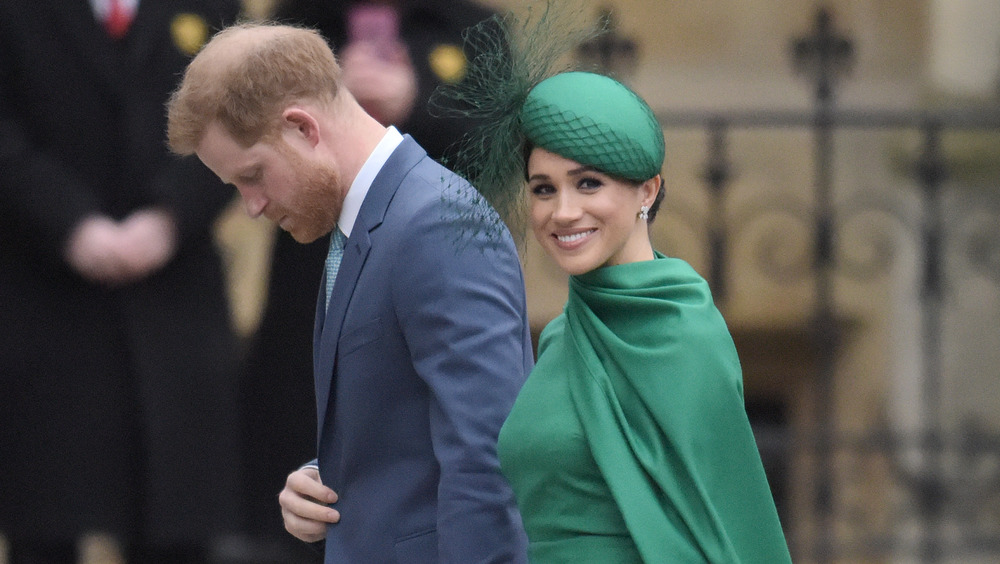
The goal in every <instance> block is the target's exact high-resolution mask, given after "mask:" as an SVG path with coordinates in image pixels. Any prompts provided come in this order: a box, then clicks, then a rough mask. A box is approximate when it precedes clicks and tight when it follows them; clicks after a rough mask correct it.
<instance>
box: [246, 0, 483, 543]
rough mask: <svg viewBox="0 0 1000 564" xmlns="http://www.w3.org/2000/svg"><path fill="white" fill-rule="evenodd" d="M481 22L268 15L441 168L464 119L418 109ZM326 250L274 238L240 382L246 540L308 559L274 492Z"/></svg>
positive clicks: (410, 5) (333, 13)
mask: <svg viewBox="0 0 1000 564" xmlns="http://www.w3.org/2000/svg"><path fill="white" fill-rule="evenodd" d="M491 14H492V12H491V11H489V10H487V9H486V8H484V7H481V6H479V5H477V4H475V3H474V2H472V1H471V0H393V1H387V0H378V1H362V0H349V1H345V0H283V1H281V2H278V3H277V4H276V11H275V13H274V17H275V18H276V19H277V20H279V21H283V22H290V23H296V24H301V25H305V26H307V27H310V28H315V29H316V30H317V31H319V32H320V34H321V35H323V37H325V38H326V39H327V40H328V42H329V43H330V44H331V45H333V46H335V50H336V52H337V62H338V63H339V64H340V69H341V76H342V77H343V83H344V84H345V86H346V88H347V89H348V90H349V91H350V92H351V95H352V96H354V98H355V99H356V100H357V101H358V103H359V104H360V105H361V107H362V108H365V110H366V111H367V112H368V113H369V114H370V115H372V116H373V117H375V118H376V119H378V120H379V122H380V123H382V124H383V125H394V126H396V127H397V128H398V129H399V130H400V131H401V132H403V133H409V134H410V135H412V136H413V137H414V139H417V140H418V141H419V142H420V146H421V147H422V148H424V149H425V150H426V151H427V154H428V155H430V156H431V157H432V158H434V159H437V160H441V158H442V157H443V156H444V154H445V149H446V148H447V147H448V146H449V145H452V144H453V143H455V142H456V141H458V140H459V139H461V138H462V136H463V135H464V134H465V133H466V132H467V131H469V129H470V128H471V127H472V125H473V124H474V121H473V120H471V119H460V118H437V117H432V116H431V115H430V112H429V108H428V104H427V101H428V99H429V98H430V96H431V92H433V91H434V89H435V88H436V87H438V86H440V85H442V84H453V83H455V82H457V81H459V80H461V79H462V78H463V77H464V76H465V69H466V66H467V65H466V63H467V62H466V59H465V55H464V54H463V52H462V32H463V30H465V29H466V28H469V27H471V26H473V25H475V24H476V23H478V22H480V21H482V20H485V19H486V18H488V17H490V15H491ZM386 52H388V54H389V55H390V56H385V54H386ZM473 56H474V53H469V58H470V59H471V58H473ZM328 243H329V239H328V238H320V239H319V240H317V241H315V242H313V243H310V244H308V245H302V244H299V243H297V242H296V241H295V240H294V239H292V237H291V236H290V235H289V234H288V233H286V232H284V231H281V230H277V232H276V233H275V234H274V240H273V246H272V251H271V255H270V261H269V265H268V266H269V268H268V272H267V280H268V284H267V295H266V299H265V303H264V309H263V312H262V315H261V319H260V323H259V324H258V326H257V328H256V330H255V331H254V333H253V334H252V335H251V337H250V339H249V341H248V346H247V351H246V353H247V354H246V356H245V357H244V360H243V362H242V363H241V367H240V372H239V374H240V390H241V397H240V403H239V405H240V410H241V415H242V420H241V424H242V429H243V439H244V441H245V443H244V454H245V457H246V458H245V462H244V472H245V479H246V497H247V499H246V502H247V503H246V509H245V515H246V532H247V533H249V534H250V535H253V537H252V538H254V539H259V540H260V541H262V542H261V543H260V544H259V548H260V549H263V550H264V551H270V552H272V553H273V552H275V551H283V552H287V553H289V555H292V554H298V553H302V552H305V553H307V555H308V556H314V555H313V554H312V553H310V552H309V551H308V550H303V548H304V547H303V546H296V545H301V543H298V542H296V541H295V539H293V538H292V537H290V536H289V535H288V534H287V533H286V532H285V530H284V527H283V524H282V519H281V514H280V513H278V512H277V511H275V510H274V492H275V491H276V490H279V489H281V486H282V485H283V484H284V482H285V478H286V477H287V475H288V469H289V468H293V467H294V465H295V464H297V463H300V462H301V457H302V453H303V452H306V449H310V448H312V446H311V445H314V444H315V443H316V436H315V433H316V414H315V410H312V409H310V410H303V409H301V406H302V405H307V404H308V403H309V402H311V401H312V397H313V386H312V377H311V367H312V349H311V347H312V341H311V340H310V336H311V335H312V329H313V318H314V317H315V315H314V314H315V308H316V292H317V290H318V288H319V282H320V274H321V273H322V272H323V263H324V260H325V259H326V253H327V248H328V247H329V245H328ZM275 381H280V385H276V384H275Z"/></svg>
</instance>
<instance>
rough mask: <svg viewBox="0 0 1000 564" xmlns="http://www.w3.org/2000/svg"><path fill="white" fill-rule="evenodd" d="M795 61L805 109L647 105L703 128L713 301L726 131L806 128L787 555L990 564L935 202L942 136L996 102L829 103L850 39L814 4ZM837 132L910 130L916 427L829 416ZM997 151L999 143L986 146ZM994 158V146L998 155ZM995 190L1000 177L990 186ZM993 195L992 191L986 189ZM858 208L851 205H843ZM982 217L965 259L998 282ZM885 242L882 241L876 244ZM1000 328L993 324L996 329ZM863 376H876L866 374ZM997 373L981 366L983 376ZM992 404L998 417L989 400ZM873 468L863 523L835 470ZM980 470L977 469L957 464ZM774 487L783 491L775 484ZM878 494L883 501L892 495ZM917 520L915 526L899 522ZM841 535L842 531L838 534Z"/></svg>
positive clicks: (999, 248) (838, 227)
mask: <svg viewBox="0 0 1000 564" xmlns="http://www.w3.org/2000/svg"><path fill="white" fill-rule="evenodd" d="M792 53H793V57H794V63H795V64H794V67H795V69H796V70H797V71H798V72H799V73H801V74H803V75H806V76H807V77H808V78H809V80H810V83H811V84H812V85H813V86H814V87H815V97H814V107H813V108H812V109H811V110H809V111H805V112H798V111H783V110H756V111H734V112H675V111H660V112H658V113H657V115H658V118H659V120H660V122H661V123H662V125H663V127H664V129H665V130H666V131H673V130H684V129H688V130H702V131H705V132H706V134H707V140H708V142H707V147H706V156H705V158H704V167H703V173H702V174H701V175H700V177H701V178H702V179H703V181H704V183H705V187H706V190H707V192H708V196H709V197H708V202H709V217H708V218H707V220H706V222H705V225H704V229H705V233H704V236H705V240H706V242H707V243H706V246H707V251H706V254H707V264H708V267H707V268H706V271H707V278H709V279H710V283H711V284H712V286H713V291H714V293H715V295H716V298H717V300H718V301H720V302H723V303H724V302H725V301H726V298H727V297H728V296H729V294H730V293H731V292H732V289H731V287H730V286H731V284H730V283H729V281H730V277H731V275H732V273H731V272H729V270H730V268H731V267H732V264H733V263H732V261H731V258H730V257H729V256H728V253H729V249H730V247H731V241H730V240H729V233H730V228H731V226H730V225H729V222H728V221H727V215H726V209H727V198H728V196H729V195H730V190H729V188H730V186H731V185H732V183H733V182H734V180H738V174H737V173H735V172H734V166H733V162H732V160H733V158H732V154H731V149H730V145H731V143H730V137H731V135H732V134H733V132H741V133H742V132H746V131H753V130H762V131H768V130H776V129H787V130H796V131H809V132H811V136H812V143H813V147H812V157H811V162H812V165H811V166H812V194H811V199H812V202H813V203H812V205H811V209H810V210H808V217H805V218H802V219H803V221H805V222H807V223H808V225H809V226H810V227H809V229H808V230H809V232H811V234H812V235H811V236H812V238H813V242H812V250H811V257H810V260H809V268H808V275H809V277H810V281H811V283H812V285H813V287H814V300H813V302H812V306H811V307H812V310H811V312H810V313H809V315H808V317H809V323H808V326H809V331H810V332H811V341H812V344H813V346H814V348H815V361H814V363H815V374H814V381H813V382H812V385H811V386H810V389H811V391H812V393H813V394H814V401H813V403H812V406H813V408H814V409H815V412H814V413H812V414H811V415H812V417H813V418H814V420H815V426H814V429H815V430H814V431H813V432H809V433H805V434H799V435H797V436H795V435H789V436H788V437H789V438H788V443H789V444H788V445H787V450H786V453H787V456H795V454H796V453H798V454H805V455H806V456H804V457H798V458H796V460H809V461H811V462H812V464H811V471H810V473H811V476H812V480H811V483H812V484H813V493H812V496H811V497H812V499H810V500H809V503H808V504H809V505H810V506H811V511H810V513H811V515H810V518H811V520H812V527H811V528H810V532H808V533H803V534H797V533H796V524H795V523H791V524H789V527H788V528H789V529H790V542H791V545H792V547H793V552H794V556H795V560H796V562H805V561H811V562H824V563H825V562H835V561H856V560H857V559H861V558H863V557H890V556H896V557H898V556H906V557H909V558H917V559H919V560H920V561H921V562H942V561H944V560H945V559H952V560H954V559H956V558H957V559H958V560H955V561H961V560H962V558H963V557H964V556H967V555H970V554H980V555H982V554H987V555H993V556H995V557H996V559H997V560H996V561H1000V537H998V535H997V531H996V530H995V528H990V527H989V526H986V525H984V524H983V520H982V518H983V515H988V516H991V517H992V519H993V520H994V522H995V521H996V520H998V519H1000V495H998V494H997V493H996V492H998V491H1000V436H998V435H997V434H996V432H995V431H991V430H989V429H988V427H987V426H984V425H979V424H976V423H975V422H969V423H967V424H964V425H962V426H958V430H955V428H956V426H955V425H945V424H944V422H943V421H942V416H943V415H942V393H943V392H942V386H943V381H944V380H943V374H942V370H943V369H942V355H943V353H942V335H943V333H944V331H945V329H944V327H943V307H944V301H945V297H946V293H947V288H948V287H949V284H948V279H949V276H951V275H952V274H951V273H950V272H948V269H947V268H946V266H945V262H946V261H945V260H944V259H945V257H944V254H945V250H944V244H945V241H946V240H947V239H948V238H949V237H955V236H956V233H957V229H956V228H955V226H954V225H949V223H948V222H947V221H946V220H945V212H944V210H943V205H942V200H943V198H944V196H945V195H946V194H947V192H948V190H949V172H950V164H949V162H948V160H947V158H946V156H945V151H944V149H943V146H942V145H943V137H944V136H946V135H947V134H949V133H954V132H978V133H981V134H983V135H985V136H996V139H998V140H1000V108H997V107H992V108H972V109H950V110H912V111H903V110H893V111H885V110H878V109H871V110H869V109H840V108H837V107H836V103H835V100H836V96H835V95H836V92H837V86H838V85H839V84H840V83H841V82H842V81H843V80H844V79H845V77H846V74H847V71H848V70H849V68H850V66H851V62H852V60H853V55H854V50H853V47H852V43H851V41H850V40H849V39H848V38H847V37H845V36H842V35H839V34H838V33H837V32H836V30H835V29H834V27H833V23H832V18H831V15H830V13H829V12H828V11H826V10H823V9H821V10H820V11H819V13H818V15H817V18H816V27H815V29H814V30H813V32H812V34H811V35H809V36H807V37H803V38H801V39H798V40H796V41H794V42H793V43H792ZM844 132H852V133H866V132H901V133H902V132H906V133H909V134H916V135H918V136H919V138H920V139H921V143H920V147H919V148H918V149H917V152H916V155H915V156H914V157H913V158H912V161H911V162H909V163H907V165H908V166H907V170H908V174H909V175H910V178H911V179H912V182H913V183H914V184H915V185H916V186H918V187H919V202H920V204H919V208H920V212H919V216H920V217H919V218H918V220H917V225H912V223H913V222H912V221H907V220H906V219H905V218H904V219H902V220H901V221H900V223H902V224H903V225H906V224H911V225H909V226H908V229H911V230H913V231H914V233H912V236H913V238H914V239H915V240H917V241H919V256H920V264H921V267H920V268H921V272H920V273H919V280H915V281H914V282H913V283H914V284H917V285H919V292H916V295H917V296H919V302H920V303H919V307H920V319H921V324H920V326H919V328H915V330H917V331H919V334H920V348H921V353H920V354H921V356H922V359H921V361H920V363H919V364H920V366H921V370H922V374H920V375H918V376H919V381H920V382H921V385H922V390H921V394H920V401H919V404H917V405H913V406H912V408H913V409H916V410H919V411H920V413H921V419H922V421H923V425H922V427H921V429H920V430H918V431H913V432H899V431H896V430H893V429H892V428H890V426H886V427H884V428H872V429H866V430H864V431H862V432H852V433H848V432H845V431H843V430H842V429H843V426H842V425H841V424H840V422H838V421H837V412H836V409H835V405H834V399H833V398H835V397H837V393H836V388H837V377H838V363H839V362H840V361H841V359H842V350H841V349H842V344H843V341H844V334H843V327H842V323H841V321H840V320H839V319H838V317H839V316H838V311H837V299H836V296H835V285H834V277H843V276H845V275H849V274H850V273H849V272H845V270H849V269H845V265H844V264H843V262H842V261H840V260H838V257H839V256H841V252H840V251H841V249H840V242H839V240H840V237H841V236H842V235H843V229H844V224H845V222H844V221H842V218H841V217H840V213H841V211H840V210H839V209H838V206H837V205H836V204H835V201H834V197H833V187H834V182H835V180H836V176H837V172H838V170H843V169H842V168H839V169H838V166H840V167H848V166H851V165H850V163H838V159H837V154H836V145H835V143H834V141H835V136H836V135H837V134H840V133H844ZM998 147H1000V144H998ZM998 158H1000V154H998ZM991 182H992V183H993V184H994V185H996V186H1000V178H998V179H993V180H992V181H991ZM998 192H1000V191H998ZM855 211H856V210H855ZM994 212H997V213H995V214H994V215H993V217H995V218H996V221H995V222H994V225H993V226H990V225H986V226H985V227H984V228H983V229H980V230H979V231H978V232H976V233H974V234H973V237H972V238H973V240H972V241H970V242H969V244H968V245H965V246H961V247H963V248H964V249H966V250H967V251H968V252H969V253H970V257H971V258H970V260H971V261H972V262H973V263H975V264H976V265H977V268H980V269H981V270H982V271H983V272H986V273H988V275H989V277H990V279H991V280H992V281H993V282H994V283H997V284H998V286H1000V227H998V226H1000V212H998V211H997V210H994ZM881 246H882V247H886V248H891V246H892V242H883V243H881ZM994 330H997V331H1000V328H994ZM869 376H870V377H871V378H887V377H888V376H887V375H885V374H870V375H869ZM996 376H1000V368H998V369H997V373H996V374H992V375H989V374H984V375H982V377H983V378H989V377H996ZM997 411H998V412H1000V403H998V407H997ZM907 453H910V454H912V453H917V456H918V459H919V463H918V464H903V463H900V460H901V459H902V458H903V457H904V455H906V454H907ZM871 465H879V467H880V468H882V471H883V473H884V474H885V475H887V476H888V479H889V480H890V481H891V482H892V484H893V485H892V486H891V487H892V488H894V489H896V490H898V491H897V493H898V496H899V499H897V500H896V501H887V502H886V503H887V505H890V506H892V505H895V506H894V507H889V508H887V509H886V511H885V513H886V514H887V515H888V516H887V517H885V518H884V519H882V521H881V522H880V523H879V524H877V525H875V524H872V523H866V522H865V521H864V520H863V519H858V518H856V517H855V516H852V514H851V508H850V507H849V504H848V506H847V507H845V504H844V503H843V502H842V501H838V499H837V498H838V496H840V495H841V494H840V488H841V486H842V485H843V482H844V479H843V478H842V477H841V476H840V474H838V470H837V469H838V468H847V469H848V470H847V472H848V473H851V472H853V473H855V474H856V475H858V474H863V473H864V472H865V471H866V470H865V467H866V466H871ZM963 467H965V468H978V470H976V472H978V474H977V475H976V476H971V475H969V474H967V473H966V472H964V471H963ZM782 491H786V489H784V488H782ZM887 497H889V498H891V497H892V496H891V495H888V496H887ZM908 526H913V527H915V530H916V531H917V533H916V534H914V535H908V533H907V532H906V528H907V527H908ZM844 531H847V532H846V533H845V532H844Z"/></svg>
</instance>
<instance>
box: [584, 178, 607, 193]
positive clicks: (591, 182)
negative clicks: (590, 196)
mask: <svg viewBox="0 0 1000 564" xmlns="http://www.w3.org/2000/svg"><path fill="white" fill-rule="evenodd" d="M601 186H603V183H602V182H601V181H600V180H598V179H596V178H581V179H580V188H581V189H584V190H596V189H598V188H600V187H601Z"/></svg>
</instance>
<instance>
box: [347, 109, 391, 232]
mask: <svg viewBox="0 0 1000 564" xmlns="http://www.w3.org/2000/svg"><path fill="white" fill-rule="evenodd" d="M402 142H403V135H402V134H400V133H399V130H397V129H396V128H395V127H392V126H389V127H388V128H386V132H385V135H383V136H382V140H381V141H379V142H378V145H376V146H375V150H374V151H372V154H371V155H369V156H368V160H366V161H365V164H364V165H363V166H362V167H361V170H360V171H358V175H357V176H355V177H354V182H352V183H351V187H350V189H348V190H347V196H345V197H344V207H343V208H342V209H341V210H340V218H339V219H338V220H337V226H338V227H339V228H340V230H341V231H342V232H343V233H344V235H346V236H347V237H350V236H351V230H353V229H354V222H355V221H356V220H357V219H358V212H360V211H361V204H362V203H364V201H365V196H367V195H368V189H369V188H371V187H372V182H373V181H374V180H375V176H376V175H378V173H379V171H381V170H382V167H383V166H385V163H386V161H388V160H389V157H390V156H391V155H392V152H393V151H395V150H396V147H398V146H399V144H400V143H402Z"/></svg>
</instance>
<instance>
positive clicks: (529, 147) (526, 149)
mask: <svg viewBox="0 0 1000 564" xmlns="http://www.w3.org/2000/svg"><path fill="white" fill-rule="evenodd" d="M522 149H523V150H522V151H521V158H522V160H521V162H523V163H524V167H523V168H524V181H525V182H527V181H528V158H529V157H531V151H533V150H534V149H535V145H534V143H532V142H531V141H527V140H525V142H524V144H523V147H522ZM601 172H602V173H604V174H608V173H606V172H604V171H601ZM608 176H610V177H612V178H614V179H616V180H620V181H622V182H624V183H626V184H630V185H632V186H634V187H636V188H638V187H639V185H640V184H642V182H641V181H639V182H637V181H635V180H629V179H628V178H621V177H619V176H615V175H613V174H608ZM660 177H661V179H662V177H663V175H662V174H660ZM663 184H664V182H663V181H662V180H661V181H660V189H659V190H658V191H657V192H656V198H655V199H654V200H653V205H652V206H650V208H649V211H648V212H647V214H648V215H649V219H647V220H646V223H653V220H654V219H656V212H658V211H660V204H661V203H662V202H663V194H664V192H665V190H664V188H663Z"/></svg>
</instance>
